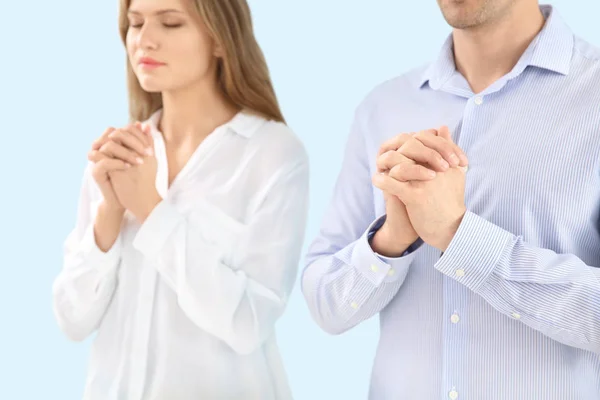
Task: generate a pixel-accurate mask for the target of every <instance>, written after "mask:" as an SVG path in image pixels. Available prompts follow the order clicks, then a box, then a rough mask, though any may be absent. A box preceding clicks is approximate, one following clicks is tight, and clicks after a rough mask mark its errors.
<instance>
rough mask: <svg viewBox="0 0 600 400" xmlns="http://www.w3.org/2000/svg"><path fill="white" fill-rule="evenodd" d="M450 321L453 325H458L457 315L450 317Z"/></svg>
mask: <svg viewBox="0 0 600 400" xmlns="http://www.w3.org/2000/svg"><path fill="white" fill-rule="evenodd" d="M450 321H452V323H453V324H458V321H460V317H459V316H458V314H456V313H454V314H452V316H451V317H450Z"/></svg>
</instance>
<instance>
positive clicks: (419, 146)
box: [398, 138, 450, 172]
mask: <svg viewBox="0 0 600 400" xmlns="http://www.w3.org/2000/svg"><path fill="white" fill-rule="evenodd" d="M398 152H400V153H402V155H404V156H405V157H407V158H409V159H411V160H413V161H415V162H416V163H418V164H426V165H429V166H430V167H431V169H434V170H436V171H439V172H444V171H447V170H448V168H450V164H449V163H448V162H447V161H446V160H445V159H444V158H443V157H442V156H441V155H440V153H438V152H437V151H435V150H434V149H432V148H430V147H427V146H425V145H424V144H423V143H422V142H421V141H420V140H418V139H416V138H413V139H412V140H410V141H408V142H406V143H405V144H404V145H403V146H402V147H401V148H400V149H399V150H398Z"/></svg>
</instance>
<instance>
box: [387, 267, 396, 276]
mask: <svg viewBox="0 0 600 400" xmlns="http://www.w3.org/2000/svg"><path fill="white" fill-rule="evenodd" d="M395 273H396V271H394V270H393V269H390V270H389V271H388V275H389V276H392V275H394V274H395Z"/></svg>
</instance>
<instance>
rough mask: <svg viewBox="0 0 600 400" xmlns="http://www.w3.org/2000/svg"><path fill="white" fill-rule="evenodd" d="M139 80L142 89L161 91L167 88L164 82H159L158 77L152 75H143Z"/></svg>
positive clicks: (151, 91) (149, 91) (152, 91)
mask: <svg viewBox="0 0 600 400" xmlns="http://www.w3.org/2000/svg"><path fill="white" fill-rule="evenodd" d="M138 80H139V82H140V86H141V87H142V89H144V91H146V92H148V93H160V92H162V91H164V90H165V85H164V83H162V82H158V81H157V80H156V79H152V78H150V77H148V78H147V79H144V77H141V79H139V78H138Z"/></svg>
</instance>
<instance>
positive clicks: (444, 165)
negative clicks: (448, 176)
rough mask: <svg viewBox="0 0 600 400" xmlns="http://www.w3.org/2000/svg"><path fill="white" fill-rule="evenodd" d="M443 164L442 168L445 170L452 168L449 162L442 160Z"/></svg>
mask: <svg viewBox="0 0 600 400" xmlns="http://www.w3.org/2000/svg"><path fill="white" fill-rule="evenodd" d="M441 163H442V168H444V169H448V168H450V164H448V162H447V161H446V160H444V159H442V161H441Z"/></svg>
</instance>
